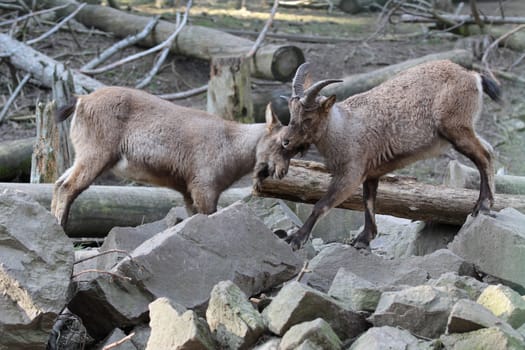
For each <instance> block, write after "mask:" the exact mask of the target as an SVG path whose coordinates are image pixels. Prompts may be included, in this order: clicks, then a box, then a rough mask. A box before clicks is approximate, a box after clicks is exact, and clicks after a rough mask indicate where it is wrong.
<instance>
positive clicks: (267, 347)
mask: <svg viewBox="0 0 525 350" xmlns="http://www.w3.org/2000/svg"><path fill="white" fill-rule="evenodd" d="M280 342H281V338H276V337H272V338H270V339H268V340H266V341H265V342H263V343H262V344H260V345H257V346H256V347H254V348H253V350H277V349H278V348H279V343H280Z"/></svg>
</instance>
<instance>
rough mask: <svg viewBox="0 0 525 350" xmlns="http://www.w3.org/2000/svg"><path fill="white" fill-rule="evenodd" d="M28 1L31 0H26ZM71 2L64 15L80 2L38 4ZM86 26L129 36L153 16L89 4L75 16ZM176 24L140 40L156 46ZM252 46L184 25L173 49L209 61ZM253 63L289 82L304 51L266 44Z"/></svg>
mask: <svg viewBox="0 0 525 350" xmlns="http://www.w3.org/2000/svg"><path fill="white" fill-rule="evenodd" d="M26 2H27V3H30V2H31V1H29V0H26ZM67 3H72V5H71V6H69V7H66V8H64V9H61V10H60V11H59V14H60V15H61V16H65V15H67V14H69V13H70V12H72V11H73V10H74V9H75V8H76V7H77V6H78V3H77V2H75V1H69V0H44V1H39V5H40V4H41V5H42V6H46V7H55V6H60V5H64V4H67ZM75 19H76V20H78V21H80V22H81V23H83V24H84V25H86V26H90V27H95V28H97V29H100V30H103V31H105V32H111V33H114V34H115V35H116V36H118V37H126V36H128V35H133V34H135V33H137V32H139V31H141V30H142V29H143V28H144V27H145V26H146V24H147V23H148V22H149V20H150V19H151V18H150V17H145V16H139V15H135V14H132V13H129V12H124V11H119V10H115V9H113V8H111V7H104V6H97V5H86V6H85V7H84V8H83V9H82V10H81V11H80V12H79V13H78V14H77V16H76V17H75ZM175 28H176V26H175V24H174V23H171V22H167V21H159V23H158V24H157V26H156V27H155V29H154V30H153V32H152V34H151V35H149V36H148V37H146V38H145V39H144V40H142V41H141V42H140V43H141V44H142V45H144V46H147V47H151V46H154V45H157V44H159V43H161V42H163V41H164V40H166V38H168V37H169V36H170V34H171V33H173V32H174V31H175ZM252 46H253V41H251V40H249V39H245V38H241V37H238V36H234V35H231V34H228V33H224V32H221V31H219V30H215V29H211V28H206V27H200V26H194V25H192V26H185V27H184V28H183V29H182V30H181V32H180V33H179V34H178V35H177V39H176V40H175V42H174V43H173V46H172V48H171V51H172V52H174V53H177V54H182V55H185V56H191V57H197V58H201V59H205V60H210V59H211V58H212V57H213V56H218V55H223V56H226V55H227V56H242V55H244V54H246V53H247V52H248V51H250V49H251V48H252ZM250 62H251V72H252V75H253V76H255V77H259V78H265V79H271V80H280V81H287V80H290V79H291V78H292V77H293V75H294V74H295V70H296V69H297V67H298V66H299V65H300V64H301V63H303V62H304V55H303V52H302V51H301V50H300V49H299V48H298V47H296V46H291V45H266V46H263V47H261V48H260V49H259V50H257V52H256V54H255V56H254V57H253V59H251V60H250Z"/></svg>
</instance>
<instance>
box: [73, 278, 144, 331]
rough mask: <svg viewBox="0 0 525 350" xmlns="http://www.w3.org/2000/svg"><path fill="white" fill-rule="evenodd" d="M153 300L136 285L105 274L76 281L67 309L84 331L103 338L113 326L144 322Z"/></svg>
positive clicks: (125, 326)
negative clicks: (79, 321) (79, 322)
mask: <svg viewBox="0 0 525 350" xmlns="http://www.w3.org/2000/svg"><path fill="white" fill-rule="evenodd" d="M153 300H154V297H153V296H152V295H149V294H148V293H145V292H144V291H143V290H142V289H141V288H140V287H139V286H138V285H136V284H133V283H131V282H130V281H127V280H124V279H121V278H115V277H112V276H108V275H99V276H97V277H96V278H95V279H93V280H91V281H88V282H86V283H81V282H78V283H77V290H76V293H75V296H74V297H73V298H72V300H71V301H70V302H69V304H68V307H69V309H70V310H71V311H72V312H73V313H74V314H76V315H78V316H79V317H80V318H81V319H82V321H83V323H84V325H85V326H86V329H87V330H88V333H89V334H90V335H91V336H92V337H93V338H95V339H96V340H101V339H104V338H105V337H106V336H107V335H108V334H109V332H111V331H112V330H113V329H114V328H115V327H120V328H128V327H133V326H135V325H139V324H142V323H145V322H147V319H148V305H149V303H150V302H151V301H153Z"/></svg>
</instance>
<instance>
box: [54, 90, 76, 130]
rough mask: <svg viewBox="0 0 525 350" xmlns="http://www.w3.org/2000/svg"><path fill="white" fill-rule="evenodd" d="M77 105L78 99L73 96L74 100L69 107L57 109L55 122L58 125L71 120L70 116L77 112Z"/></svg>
mask: <svg viewBox="0 0 525 350" xmlns="http://www.w3.org/2000/svg"><path fill="white" fill-rule="evenodd" d="M76 104H77V97H76V96H73V98H72V99H71V101H70V102H69V103H68V104H67V105H65V106H62V107H60V108H59V109H57V110H56V112H55V122H56V123H57V124H58V123H60V122H63V121H64V120H66V119H67V118H69V116H70V115H71V114H73V112H74V111H75V106H76Z"/></svg>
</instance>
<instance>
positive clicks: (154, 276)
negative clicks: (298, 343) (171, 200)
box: [115, 202, 301, 314]
mask: <svg viewBox="0 0 525 350" xmlns="http://www.w3.org/2000/svg"><path fill="white" fill-rule="evenodd" d="M131 255H132V259H130V258H125V259H124V260H123V261H122V262H121V263H119V265H117V266H116V268H115V272H117V273H119V274H122V275H125V276H128V277H131V278H132V279H133V280H136V281H140V284H141V285H142V286H143V288H144V289H145V290H146V291H147V292H148V293H150V294H151V295H153V296H155V297H160V296H167V297H169V298H170V299H171V300H174V301H176V302H177V303H180V304H182V305H184V306H185V307H187V308H191V309H196V310H197V311H198V312H202V314H203V313H204V312H205V306H206V303H207V302H208V300H209V296H210V292H211V289H212V288H213V286H214V285H215V284H217V283H218V282H220V281H223V280H231V281H232V282H233V283H235V284H236V285H237V286H239V288H240V289H241V290H242V291H243V292H244V293H246V294H247V295H254V294H256V293H259V292H261V291H263V290H266V289H268V288H270V287H272V286H275V285H278V284H280V283H282V282H284V281H286V280H288V279H289V278H291V277H292V276H293V275H294V274H295V273H296V271H297V270H298V269H299V267H300V266H301V262H300V260H299V259H298V258H297V257H296V256H295V255H294V253H293V252H292V250H291V248H290V247H289V246H288V245H287V244H286V243H285V242H283V241H282V240H280V239H278V238H277V237H275V236H274V235H273V233H272V232H271V231H270V230H269V229H268V228H267V227H266V226H265V225H264V224H263V223H262V221H261V220H260V219H259V218H257V217H256V216H255V214H254V213H253V211H251V210H250V209H249V208H248V207H247V206H246V204H244V203H241V202H237V203H235V204H233V205H231V206H229V207H227V208H225V209H222V210H220V211H218V212H216V213H215V214H212V215H210V216H206V215H202V214H197V215H194V216H192V217H191V218H188V219H187V220H185V221H183V222H182V223H180V224H178V225H177V226H174V227H172V228H169V229H167V230H166V231H163V232H161V233H159V234H157V235H155V236H154V237H153V238H151V239H149V240H147V241H145V242H144V243H143V244H141V245H140V246H139V247H137V248H136V249H135V250H134V251H133V252H132V253H131Z"/></svg>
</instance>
